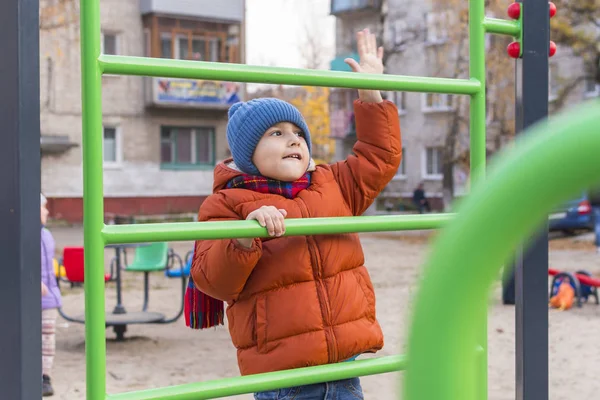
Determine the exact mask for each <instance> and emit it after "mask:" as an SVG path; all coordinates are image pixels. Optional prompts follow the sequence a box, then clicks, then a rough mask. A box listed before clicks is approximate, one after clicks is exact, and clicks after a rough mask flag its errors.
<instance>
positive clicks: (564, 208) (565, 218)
mask: <svg viewBox="0 0 600 400" xmlns="http://www.w3.org/2000/svg"><path fill="white" fill-rule="evenodd" d="M548 225H549V229H550V231H563V232H564V233H566V234H573V233H574V231H576V230H581V229H585V230H593V229H594V213H593V212H592V205H591V202H590V198H589V195H588V193H587V192H584V193H582V194H581V196H579V197H578V198H576V199H573V200H570V201H568V202H566V203H565V204H563V205H561V206H559V207H557V208H556V209H554V212H553V213H552V214H550V215H549V216H548Z"/></svg>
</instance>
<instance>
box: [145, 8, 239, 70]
mask: <svg viewBox="0 0 600 400" xmlns="http://www.w3.org/2000/svg"><path fill="white" fill-rule="evenodd" d="M144 26H145V28H146V29H148V30H149V31H150V37H151V39H153V38H156V39H154V42H153V43H150V55H151V57H160V58H171V59H179V60H195V61H212V62H232V63H235V62H240V58H241V57H240V51H239V50H240V46H239V43H240V41H239V38H240V29H239V25H238V24H224V23H216V22H208V21H201V20H188V19H185V20H184V19H177V18H169V17H158V16H151V17H149V18H146V20H145V21H144ZM156 31H158V32H156ZM157 40H158V42H156V41H157Z"/></svg>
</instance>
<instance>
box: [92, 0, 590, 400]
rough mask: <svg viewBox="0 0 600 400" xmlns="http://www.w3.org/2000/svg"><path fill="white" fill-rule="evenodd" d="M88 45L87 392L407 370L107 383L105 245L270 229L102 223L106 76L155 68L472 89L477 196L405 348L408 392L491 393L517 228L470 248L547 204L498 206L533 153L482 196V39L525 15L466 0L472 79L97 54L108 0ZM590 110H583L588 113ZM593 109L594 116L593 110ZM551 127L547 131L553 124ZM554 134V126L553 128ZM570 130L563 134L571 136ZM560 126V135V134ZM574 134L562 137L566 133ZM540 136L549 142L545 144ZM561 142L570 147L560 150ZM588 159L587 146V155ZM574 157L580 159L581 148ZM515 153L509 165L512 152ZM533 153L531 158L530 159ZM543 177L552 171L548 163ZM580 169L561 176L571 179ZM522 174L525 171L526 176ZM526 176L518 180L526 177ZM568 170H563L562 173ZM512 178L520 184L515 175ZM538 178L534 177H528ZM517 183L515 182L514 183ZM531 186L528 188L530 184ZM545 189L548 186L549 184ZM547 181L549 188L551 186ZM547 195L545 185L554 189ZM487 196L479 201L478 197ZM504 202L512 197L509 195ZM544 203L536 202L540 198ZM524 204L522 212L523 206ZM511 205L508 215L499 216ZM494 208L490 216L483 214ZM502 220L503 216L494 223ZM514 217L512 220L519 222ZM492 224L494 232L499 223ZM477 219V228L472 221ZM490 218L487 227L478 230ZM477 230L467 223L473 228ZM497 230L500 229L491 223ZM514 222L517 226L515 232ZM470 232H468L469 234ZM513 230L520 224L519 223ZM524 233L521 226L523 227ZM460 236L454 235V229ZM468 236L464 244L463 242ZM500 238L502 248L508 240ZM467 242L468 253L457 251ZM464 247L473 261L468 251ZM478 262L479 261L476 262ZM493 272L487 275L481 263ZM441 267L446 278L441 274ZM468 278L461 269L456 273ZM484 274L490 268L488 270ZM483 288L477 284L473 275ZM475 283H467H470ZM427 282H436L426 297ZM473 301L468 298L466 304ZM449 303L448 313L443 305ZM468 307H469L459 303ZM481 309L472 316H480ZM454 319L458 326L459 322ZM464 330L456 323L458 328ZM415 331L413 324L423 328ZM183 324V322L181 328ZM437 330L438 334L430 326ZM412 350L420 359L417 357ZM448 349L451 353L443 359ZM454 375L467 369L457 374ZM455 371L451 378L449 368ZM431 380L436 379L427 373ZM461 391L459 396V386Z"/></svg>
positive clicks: (151, 395) (303, 231) (292, 228)
mask: <svg viewBox="0 0 600 400" xmlns="http://www.w3.org/2000/svg"><path fill="white" fill-rule="evenodd" d="M80 9H81V54H82V113H83V177H84V185H83V187H84V191H83V201H84V245H85V248H86V252H85V275H86V281H85V313H86V316H85V321H86V325H85V337H86V367H87V369H86V386H87V392H86V393H87V394H86V396H87V399H89V400H104V399H112V400H117V399H118V400H126V399H127V400H132V399H163V400H164V399H180V400H183V399H210V398H217V397H226V396H231V395H237V394H243V393H252V392H256V391H264V390H272V389H277V388H282V387H289V386H296V385H302V384H310V383H317V382H324V381H330V380H338V379H346V378H351V377H356V376H364V375H373V374H381V373H387V372H393V371H401V370H404V369H405V368H406V359H407V358H406V357H405V356H400V355H399V356H389V357H382V358H377V359H369V360H360V361H354V362H350V363H340V364H335V365H324V366H317V367H309V368H302V369H297V370H290V371H279V372H274V373H268V374H260V375H253V376H243V377H236V378H228V379H222V380H216V381H210V382H199V383H191V384H185V385H180V386H173V387H166V388H158V389H148V390H142V391H136V392H128V393H120V394H110V395H109V394H107V392H106V342H105V341H106V332H105V316H104V315H105V314H104V310H105V301H104V298H105V297H104V290H105V287H104V272H103V258H104V246H105V245H108V244H118V243H136V242H159V241H187V240H196V239H225V238H243V237H248V238H250V237H266V236H267V233H266V230H265V229H263V228H261V227H260V226H259V225H258V224H257V223H255V222H253V221H239V222H234V223H232V222H206V223H163V224H143V225H105V224H104V221H103V165H102V75H103V74H119V75H138V76H157V77H171V78H188V79H212V80H222V81H236V82H254V83H273V84H289V85H306V86H328V87H346V88H355V89H378V90H391V91H411V92H437V93H448V94H456V95H468V96H470V100H471V107H470V113H471V115H470V118H471V120H470V132H471V139H470V140H471V179H472V182H471V187H472V196H471V197H470V198H469V199H468V201H466V202H465V204H464V207H462V209H463V210H469V211H468V212H467V211H463V212H462V213H461V218H459V220H458V221H456V222H454V223H453V224H450V227H449V228H448V231H447V232H446V234H445V235H444V236H443V238H441V239H440V242H439V244H438V247H436V249H437V250H438V251H437V252H435V253H434V255H433V256H432V258H431V261H430V265H429V267H428V269H427V270H426V271H428V273H427V274H426V279H425V281H424V282H423V288H422V289H421V291H420V292H419V296H418V298H417V308H416V314H415V320H414V324H413V325H412V328H411V329H412V334H411V336H410V338H411V339H410V348H409V354H408V356H409V357H410V358H411V360H412V361H411V364H410V368H409V369H408V371H407V379H406V385H405V386H406V393H407V397H406V398H407V399H410V400H415V399H436V400H438V399H451V398H452V399H457V398H460V400H465V399H467V400H469V399H477V400H483V399H486V398H487V297H486V295H487V290H488V288H489V285H487V286H486V285H484V284H483V283H482V282H484V281H485V283H491V280H492V277H493V273H494V272H495V271H496V270H497V269H498V268H499V266H500V265H501V261H498V260H500V258H501V256H506V255H507V254H508V252H509V251H510V249H509V245H510V246H512V245H515V246H516V243H517V239H518V237H517V236H518V235H513V236H511V237H510V240H506V241H504V242H503V241H502V240H500V242H502V246H498V247H494V248H492V249H489V250H488V251H487V253H486V252H483V251H480V250H478V251H476V252H472V248H469V249H466V248H465V244H468V243H469V240H467V237H468V238H470V239H471V245H472V244H473V243H481V244H482V245H483V244H484V238H485V237H486V235H487V239H486V240H485V243H488V244H489V243H492V242H490V241H489V239H490V236H493V237H495V238H498V237H500V238H502V239H503V240H504V239H506V238H507V237H508V236H502V235H505V234H507V232H510V231H509V229H507V228H503V227H502V224H504V223H506V222H507V221H509V220H511V221H513V222H514V221H516V220H515V219H514V218H515V217H514V215H516V214H519V216H520V217H523V221H526V222H527V223H525V222H522V221H519V222H514V223H513V224H512V225H511V228H510V229H513V228H514V229H516V228H522V229H521V230H519V231H518V232H519V234H521V233H522V232H524V231H525V228H524V227H526V226H532V225H533V224H534V223H535V220H534V217H536V218H537V217H540V218H541V212H542V211H543V210H540V211H539V212H532V213H527V214H523V213H516V214H510V217H511V218H508V217H507V216H506V215H504V214H502V213H499V210H504V211H506V210H507V204H513V203H515V202H516V201H517V200H516V199H510V198H509V197H507V196H508V194H507V193H510V192H511V191H512V190H514V188H516V187H517V186H516V185H517V184H516V183H515V180H514V179H512V180H511V179H510V178H511V176H509V174H510V173H514V172H515V168H516V165H521V167H523V168H525V167H528V166H531V165H533V164H534V162H533V161H529V160H524V159H517V157H516V156H514V155H513V157H512V158H510V159H509V160H506V159H505V160H504V164H503V167H504V169H503V170H502V169H501V172H502V173H500V174H499V175H500V176H497V177H496V181H502V183H503V185H504V186H502V188H503V189H506V190H507V191H506V192H504V193H500V192H499V190H498V188H499V187H500V184H499V183H497V182H496V186H494V187H493V189H495V190H494V196H492V200H493V201H492V200H490V199H488V197H489V196H485V199H486V200H485V201H482V199H483V190H484V187H485V188H488V189H489V185H491V183H488V184H486V185H485V186H482V183H483V178H484V175H485V160H486V158H485V157H486V148H485V120H486V115H485V108H486V104H485V44H484V36H485V34H486V32H487V33H498V34H505V35H511V36H515V37H518V36H519V35H520V31H521V26H520V21H504V20H499V19H493V18H487V17H485V15H484V0H470V2H469V38H470V47H469V53H470V54H469V56H470V59H469V64H470V78H469V79H444V78H427V77H413V76H396V75H368V74H357V73H348V72H333V71H315V70H303V69H290V68H273V67H257V66H249V65H237V64H225V63H212V62H197V61H184V60H168V59H159V58H142V57H130V56H116V55H102V54H100V5H99V0H86V1H84V2H82V3H81V8H80ZM591 114H593V111H592V113H590V112H589V110H587V114H584V115H580V116H579V118H578V119H577V120H576V121H575V118H573V120H574V121H575V123H576V124H578V126H579V130H577V129H575V128H574V130H575V132H576V136H578V137H581V139H582V140H587V141H588V142H589V143H590V146H589V147H587V148H588V149H589V148H593V146H592V144H593V145H594V146H596V148H600V143H599V139H597V138H594V137H592V136H593V135H591V127H592V124H591V122H595V124H596V126H597V125H598V124H599V123H600V121H598V117H597V116H596V117H594V118H592V117H591ZM584 117H585V118H584ZM591 119H595V121H590V120H591ZM567 128H568V127H567V126H566V125H565V124H563V125H561V126H554V127H553V129H552V130H553V131H557V132H558V131H559V130H561V129H562V130H563V131H564V130H566V129H567ZM546 135H547V132H546ZM556 136H558V135H556ZM564 136H565V135H563V136H561V137H560V138H562V139H564ZM554 137H555V136H553V138H554ZM565 141H566V140H565ZM531 142H532V141H531V140H530V141H529V144H530V146H529V147H527V146H523V147H522V148H520V149H519V150H518V152H519V154H520V156H521V157H525V156H532V157H534V158H535V159H536V160H540V159H541V158H542V155H540V153H539V150H536V152H534V151H532V146H533V144H532V143H531ZM538 142H542V143H538ZM538 142H535V143H534V144H535V145H543V146H542V147H544V150H545V152H544V153H543V155H544V157H546V156H548V157H549V156H550V155H551V153H552V151H555V150H556V148H555V147H556V146H558V145H559V144H560V145H565V146H566V144H569V145H571V147H574V146H573V141H572V140H570V141H568V143H566V144H565V143H558V142H559V139H558V138H557V139H556V140H555V141H554V142H552V143H553V146H555V147H551V146H550V145H549V144H548V143H549V142H548V141H541V140H538ZM562 150H564V148H563V149H562ZM588 158H589V157H588ZM572 159H575V158H574V157H573V158H572ZM577 159H578V161H579V162H580V163H583V162H584V161H589V162H591V161H590V160H591V159H584V157H582V156H581V154H577ZM515 161H518V163H514V164H511V162H515ZM522 164H525V165H522ZM535 167H536V168H537V169H536V171H537V172H544V174H545V175H544V176H547V175H548V173H549V172H547V171H550V170H553V169H556V168H553V169H548V170H547V171H540V167H539V165H538V164H536V165H535ZM583 180H584V179H583V178H582V179H580V180H576V181H577V182H575V181H574V180H570V181H568V182H565V184H566V185H567V186H569V188H572V187H574V185H575V184H576V183H582V182H583ZM521 181H522V180H521ZM521 181H520V182H519V183H520V184H522V183H523V182H521ZM565 181H566V180H565ZM511 185H512V186H511ZM530 186H531V185H530ZM508 189H510V190H508ZM528 189H529V188H528ZM546 192H547V191H546ZM546 192H544V193H546ZM541 193H542V192H540V195H537V196H532V197H527V196H520V197H519V201H521V202H522V204H525V203H526V204H527V205H529V206H532V205H533V204H534V203H533V201H534V200H533V199H534V198H536V199H538V200H540V203H541V204H543V205H546V204H549V202H550V200H551V199H552V200H554V199H555V198H557V196H554V197H553V196H550V195H548V197H547V198H543V199H540V197H541ZM546 194H548V193H546ZM478 201H479V202H478ZM502 202H504V203H502ZM538 205H539V204H536V206H538ZM521 214H523V215H521ZM500 216H503V218H505V219H500ZM483 217H485V218H486V225H485V227H483V226H482V224H481V220H480V219H478V218H483ZM454 218H455V215H452V214H439V215H424V216H421V215H419V216H389V217H344V218H316V219H291V220H288V222H287V223H286V235H311V234H336V233H348V232H373V231H396V230H411V229H436V228H440V227H442V226H445V225H446V224H447V223H448V222H450V221H451V220H453V219H454ZM494 223H495V224H496V225H494ZM513 225H514V226H513ZM494 226H495V227H496V228H497V230H496V231H494V229H493V228H492V227H494ZM475 228H476V229H475ZM483 228H486V230H485V234H482V233H481V230H482V229H483ZM469 229H470V230H469ZM488 229H490V230H491V231H492V232H489V231H488ZM457 232H459V233H460V235H462V237H461V242H460V243H454V242H453V243H452V245H449V242H450V241H451V240H452V233H454V234H455V235H456V233H457ZM515 232H516V231H515ZM467 233H468V236H465V235H466V234H467ZM511 235H512V233H511ZM521 236H523V237H524V234H523V235H521ZM455 237H456V236H455ZM459 244H460V245H459ZM500 248H502V251H500ZM459 249H462V253H461V252H460V251H459ZM471 253H472V257H470V256H469V257H467V262H465V257H464V256H465V255H471ZM482 257H485V260H487V264H488V265H487V266H486V268H482V266H481V263H480V261H481V258H482ZM477 263H479V264H477ZM458 270H460V271H469V272H473V271H478V274H476V275H473V276H470V275H469V276H468V279H467V281H468V282H467V283H468V285H467V284H465V283H463V282H461V283H456V282H457V281H456V279H457V278H456V276H457V275H453V274H452V273H451V272H452V271H458ZM484 272H485V274H484ZM442 277H443V279H444V280H445V281H443V280H442ZM459 277H460V279H461V280H462V279H463V278H464V277H465V275H459ZM484 278H485V279H484ZM452 282H454V283H456V284H457V285H460V286H461V287H463V290H461V291H460V292H458V291H455V292H454V293H452V292H451V290H448V288H451V287H452V286H451V283H452ZM476 282H477V284H478V285H479V286H477V290H472V291H471V290H470V289H471V288H474V287H475V286H474V285H475V283H476ZM467 288H468V289H467ZM433 290H436V291H439V293H444V296H445V295H446V294H447V295H449V297H444V301H442V302H437V303H434V304H432V303H431V302H432V301H434V299H436V298H437V299H439V298H440V294H439V293H437V292H432V291H433ZM427 293H436V294H435V295H430V296H429V297H426V294H427ZM450 295H453V296H457V297H460V296H463V298H460V299H459V298H457V300H456V301H457V302H456V303H455V304H452V303H450V302H449V301H448V299H449V298H453V297H452V296H450ZM465 300H468V301H469V302H468V303H467V302H466V301H465ZM467 306H468V308H469V310H470V313H466V314H464V315H463V317H462V318H460V323H461V324H462V326H459V325H458V324H457V321H458V319H455V320H450V321H448V318H449V316H450V315H452V316H454V317H456V314H457V313H456V312H455V311H456V309H459V308H460V310H461V312H462V310H463V307H464V310H466V309H467ZM442 310H443V311H444V312H446V313H447V314H444V315H442ZM461 315H462V314H461ZM474 315H475V316H476V317H475V318H473V316H474ZM440 326H444V327H448V330H444V332H443V334H444V337H443V338H440V337H439V335H440V334H442V332H441V331H442V330H441V329H440ZM450 327H452V328H453V329H454V330H451V329H450ZM467 327H468V328H469V329H468V331H469V335H464V336H461V335H459V334H457V332H459V333H460V332H462V331H460V329H463V330H466V329H467ZM457 329H459V330H458V331H457ZM415 332H416V333H417V334H415ZM174 334H175V333H174ZM435 335H438V336H437V337H436V338H435V340H436V341H434V336H435ZM444 343H456V346H445V347H444V346H441V345H442V344H444ZM413 357H414V358H413ZM442 357H448V358H442ZM461 362H463V363H464V366H465V368H466V369H465V370H464V371H463V373H462V375H461V374H460V371H458V370H459V369H460V368H456V367H457V366H459V365H461V364H460V363H461ZM457 375H459V376H458V377H457ZM448 377H452V379H450V378H448ZM431 382H435V384H433V385H432V384H431ZM457 396H458V397H457Z"/></svg>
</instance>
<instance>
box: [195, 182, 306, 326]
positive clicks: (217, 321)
mask: <svg viewBox="0 0 600 400" xmlns="http://www.w3.org/2000/svg"><path fill="white" fill-rule="evenodd" d="M309 186H310V172H307V173H306V174H304V175H303V176H302V177H301V178H300V179H298V180H296V181H294V182H282V181H278V180H275V179H270V178H266V177H264V176H255V175H247V174H242V175H238V176H236V177H235V178H233V179H232V180H230V181H229V182H228V183H227V186H226V187H227V188H228V189H248V190H252V191H255V192H259V193H272V194H278V195H281V196H284V197H286V198H288V199H293V198H294V197H296V196H297V195H298V193H299V192H300V191H302V190H304V189H306V188H308V187H309ZM224 314H225V305H224V303H223V301H221V300H217V299H215V298H212V297H210V296H208V295H207V294H205V293H202V292H201V291H200V290H198V288H196V285H194V281H193V280H192V277H190V278H189V281H188V286H187V289H186V291H185V300H184V315H185V324H186V326H189V327H190V328H192V329H204V328H210V327H212V326H217V325H223V318H224Z"/></svg>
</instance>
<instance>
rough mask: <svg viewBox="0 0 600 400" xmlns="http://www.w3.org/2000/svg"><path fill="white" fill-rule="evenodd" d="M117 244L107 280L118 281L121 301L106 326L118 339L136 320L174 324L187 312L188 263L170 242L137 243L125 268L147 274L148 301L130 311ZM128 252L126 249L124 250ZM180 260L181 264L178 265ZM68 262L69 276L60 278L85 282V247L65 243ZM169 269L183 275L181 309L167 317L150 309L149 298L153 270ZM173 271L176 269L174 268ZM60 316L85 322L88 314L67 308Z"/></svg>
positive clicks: (174, 275)
mask: <svg viewBox="0 0 600 400" xmlns="http://www.w3.org/2000/svg"><path fill="white" fill-rule="evenodd" d="M112 247H116V248H117V251H118V253H117V256H116V257H113V259H112V260H111V263H110V273H109V274H104V281H105V282H109V281H111V282H115V283H116V287H117V305H116V306H115V308H114V310H113V311H112V312H111V313H107V314H106V316H105V326H106V327H107V328H108V327H112V328H113V331H114V332H115V334H116V339H117V341H122V340H124V339H125V332H126V331H127V325H134V324H170V323H173V322H175V321H177V320H178V319H179V318H180V317H181V315H182V314H183V309H184V302H183V299H184V295H185V286H186V276H185V275H182V274H181V273H178V271H183V270H184V268H185V266H184V265H183V261H182V260H181V257H179V255H178V254H177V253H175V251H174V250H173V249H170V248H169V246H168V243H166V242H157V243H151V244H148V245H135V248H136V249H137V250H136V252H135V257H134V259H133V262H132V263H131V264H126V265H125V269H124V270H125V271H129V272H137V273H143V274H144V302H143V305H142V309H141V310H140V311H133V312H131V311H127V310H126V309H125V307H124V306H123V304H122V299H121V298H122V290H121V262H120V259H121V257H120V254H119V253H121V251H120V250H122V249H121V246H118V245H112ZM123 254H125V252H123ZM176 263H178V265H179V268H175V266H176ZM64 265H65V270H66V279H64V278H60V281H64V282H67V283H70V284H71V286H72V285H73V284H83V283H85V280H84V269H85V262H84V250H83V247H65V249H64ZM163 270H164V271H165V275H166V276H169V277H171V275H172V277H179V278H181V301H180V303H179V304H180V305H179V309H178V311H177V312H176V313H175V314H174V316H171V317H167V316H166V315H165V314H163V313H160V312H152V311H148V302H149V300H150V273H152V272H157V271H163ZM171 271H173V272H171ZM58 311H59V313H60V316H61V317H63V318H64V319H66V320H67V321H70V322H76V323H82V324H84V323H85V321H86V316H85V315H84V314H80V315H69V314H68V313H67V312H65V310H64V309H63V308H60V309H59V310H58Z"/></svg>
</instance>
